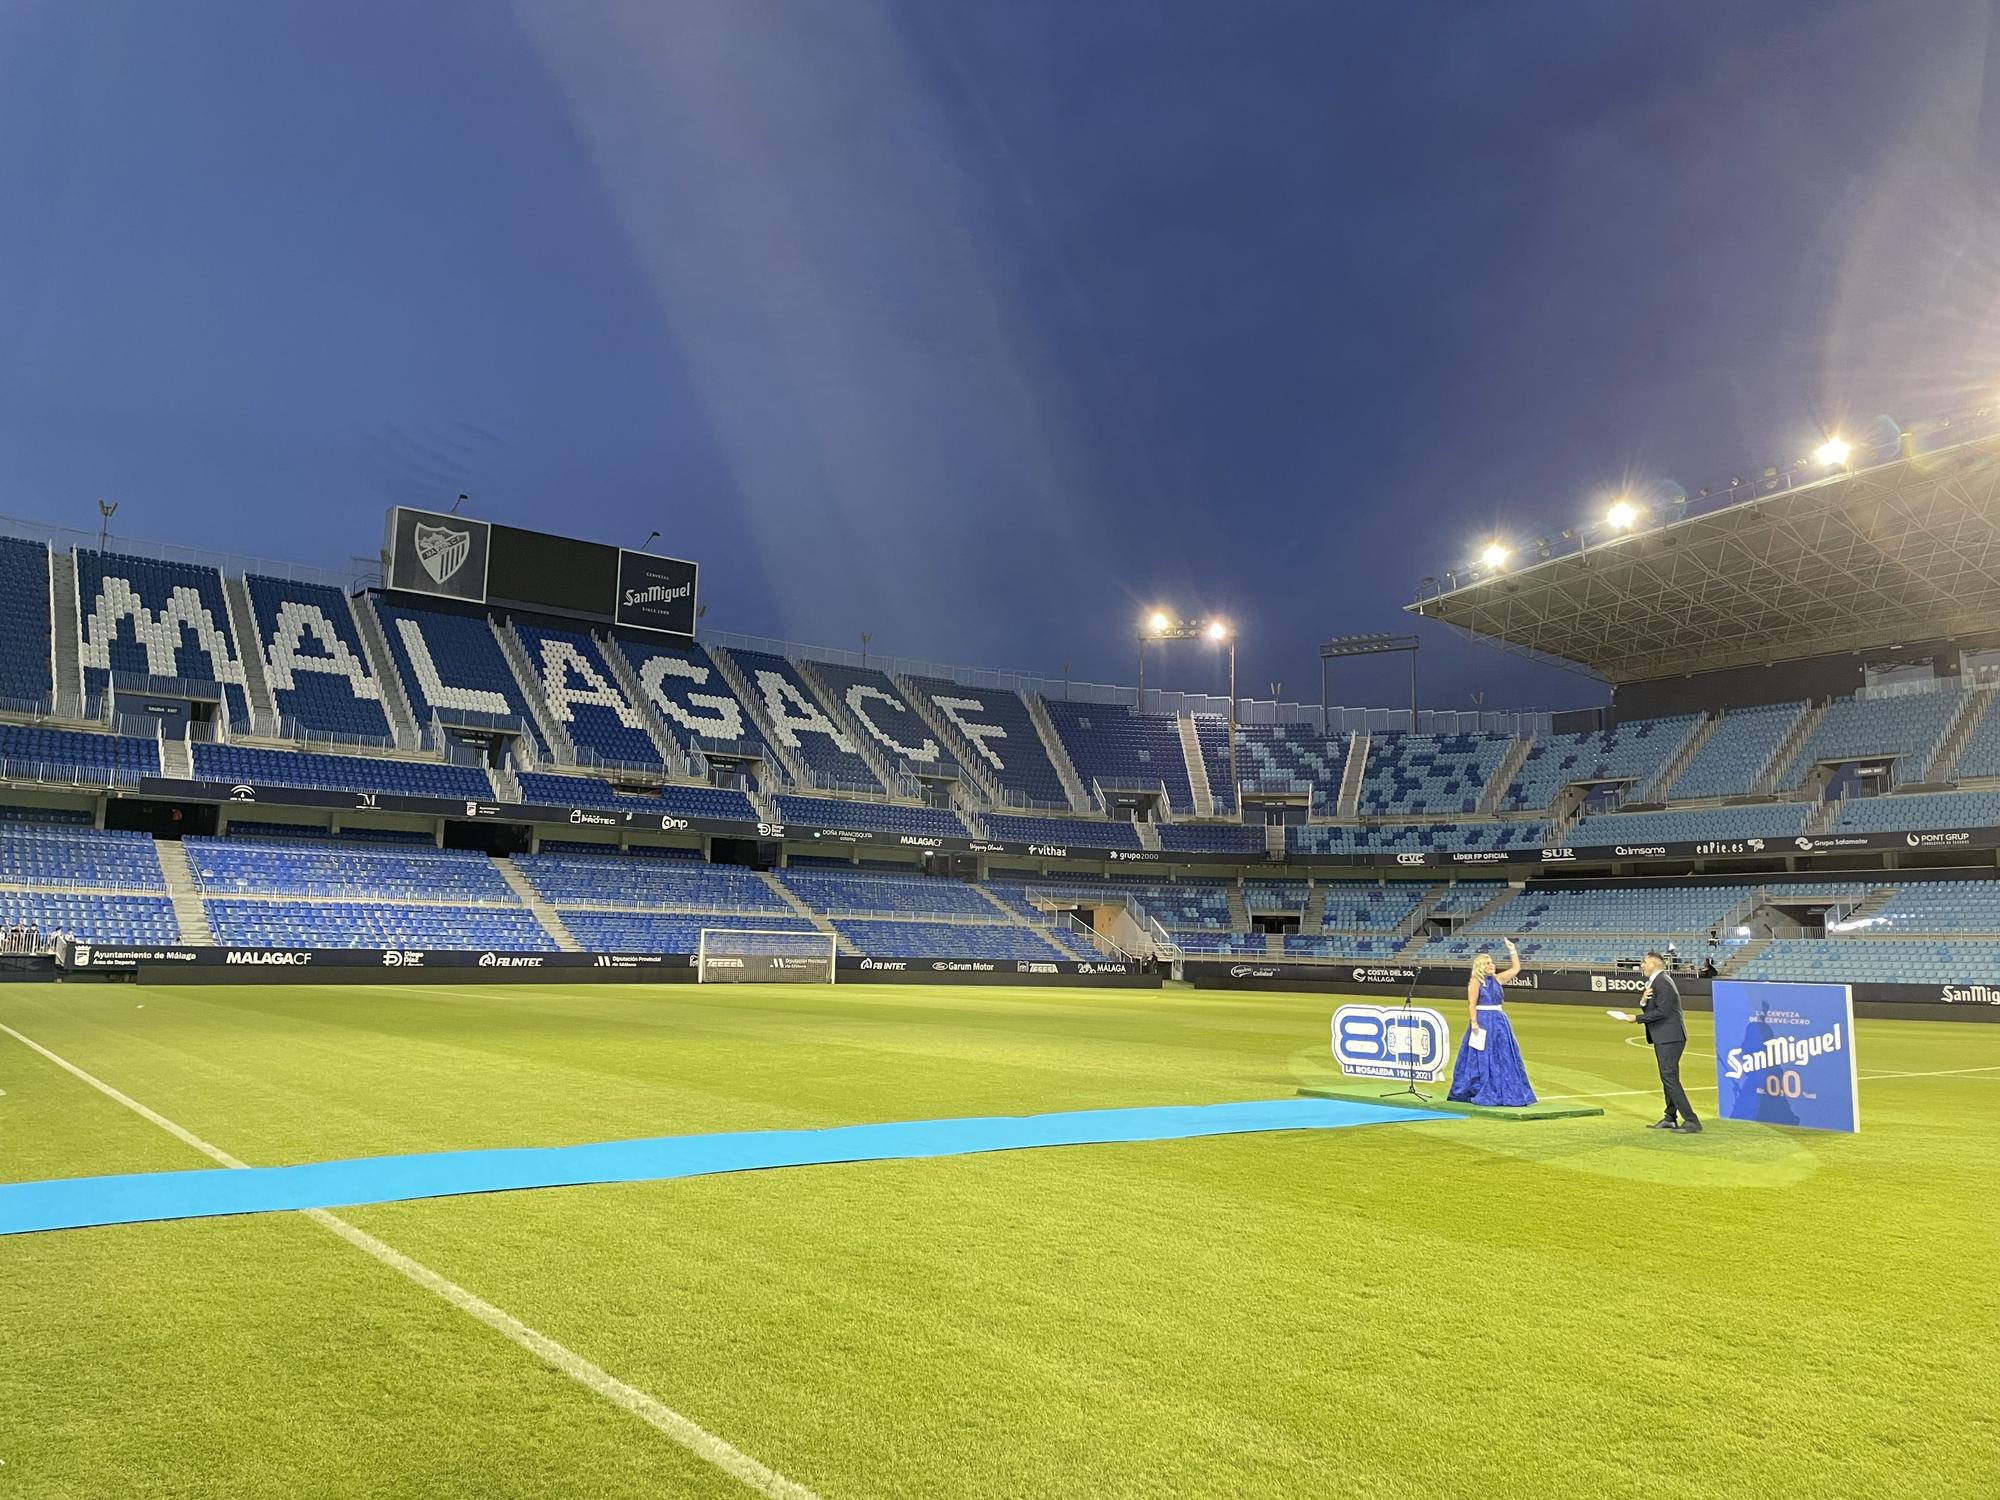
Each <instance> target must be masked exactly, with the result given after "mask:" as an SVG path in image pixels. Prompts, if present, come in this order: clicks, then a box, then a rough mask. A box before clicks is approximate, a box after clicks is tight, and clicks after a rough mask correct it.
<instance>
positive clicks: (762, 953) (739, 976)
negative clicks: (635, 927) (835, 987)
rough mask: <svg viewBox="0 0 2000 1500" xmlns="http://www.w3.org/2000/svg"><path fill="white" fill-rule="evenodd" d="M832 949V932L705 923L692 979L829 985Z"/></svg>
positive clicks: (747, 982)
mask: <svg viewBox="0 0 2000 1500" xmlns="http://www.w3.org/2000/svg"><path fill="white" fill-rule="evenodd" d="M833 954H834V939H833V934H832V933H830V932H779V931H776V930H774V929H769V928H747V929H746V928H741V927H704V928H702V930H701V939H700V942H699V944H698V945H697V947H696V948H695V957H694V967H695V978H696V979H697V980H698V981H699V982H701V983H702V984H785V983H790V982H799V983H805V984H832V983H833Z"/></svg>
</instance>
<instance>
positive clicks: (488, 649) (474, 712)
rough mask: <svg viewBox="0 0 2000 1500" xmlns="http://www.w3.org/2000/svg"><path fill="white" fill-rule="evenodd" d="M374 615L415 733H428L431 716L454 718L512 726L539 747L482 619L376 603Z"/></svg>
mask: <svg viewBox="0 0 2000 1500" xmlns="http://www.w3.org/2000/svg"><path fill="white" fill-rule="evenodd" d="M375 612H376V614H377V616H379V617H380V619H381V622H382V634H383V635H384V637H385V638H386V639H387V640H388V643H389V654H390V655H391V656H392V657H394V658H395V661H396V670H397V672H398V673H400V674H401V676H402V679H403V692H404V694H405V696H407V697H408V699H409V701H410V711H411V712H412V713H413V714H415V715H416V716H417V721H418V728H419V729H427V728H428V727H429V725H430V721H431V716H432V715H433V714H438V715H441V716H442V717H443V718H444V721H445V722H446V723H450V722H452V721H453V720H454V718H456V719H457V720H458V721H459V722H463V723H475V724H489V723H492V722H494V721H496V720H518V721H520V722H521V723H523V724H525V725H526V726H527V729H526V733H528V734H529V735H531V736H533V737H534V741H535V743H536V744H537V745H539V744H540V743H541V733H540V731H539V730H537V729H536V728H535V725H534V716H533V715H532V714H531V713H530V712H529V710H528V702H527V699H526V698H525V697H523V696H522V693H521V685H520V683H519V682H518V681H517V680H516V679H515V676H514V669H513V667H511V666H510V665H508V662H507V657H506V655H505V653H504V652H502V651H501V649H500V642H499V640H498V638H497V637H495V635H494V634H493V626H492V623H491V622H490V621H489V620H488V619H487V617H486V616H485V615H483V614H451V613H447V612H446V611H443V610H433V609H413V608H410V607H409V606H407V605H402V604H390V603H388V602H387V601H386V600H378V601H377V603H376V606H375ZM468 716H469V717H468Z"/></svg>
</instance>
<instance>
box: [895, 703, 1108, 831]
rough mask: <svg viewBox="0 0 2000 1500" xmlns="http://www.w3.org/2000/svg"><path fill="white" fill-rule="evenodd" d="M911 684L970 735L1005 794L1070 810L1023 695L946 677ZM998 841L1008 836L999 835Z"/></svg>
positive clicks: (969, 741) (981, 762)
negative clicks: (952, 680)
mask: <svg viewBox="0 0 2000 1500" xmlns="http://www.w3.org/2000/svg"><path fill="white" fill-rule="evenodd" d="M907 681H908V682H909V684H910V686H911V687H912V688H913V689H915V690H916V691H917V692H918V693H919V694H921V695H922V696H923V697H924V698H925V699H927V700H928V701H929V704H930V706H931V708H932V710H933V711H934V712H935V713H936V714H937V715H938V717H939V718H941V719H942V720H944V721H945V722H946V723H948V724H950V725H951V726H952V727H953V729H954V730H955V731H956V732H957V733H958V734H960V735H961V736H963V737H964V740H965V743H966V744H967V745H969V746H970V747H971V748H972V749H973V751H974V752H976V758H977V762H978V764H979V765H980V766H981V767H983V768H984V770H985V771H986V773H987V774H988V775H989V776H990V777H991V778H992V779H993V780H994V781H996V782H998V783H999V785H1000V787H1001V788H1002V790H1003V791H1005V792H1007V793H1009V794H1011V796H1012V797H1014V798H1017V799H1019V801H1020V803H1021V804H1022V805H1024V806H1029V807H1055V808H1067V807H1068V806H1069V805H1070V803H1069V796H1068V794H1067V793H1066V792H1064V791H1063V784H1062V777H1061V776H1060V775H1059V774H1058V773H1057V771H1056V768H1055V765H1054V764H1053V763H1052V762H1051V761H1050V760H1049V756H1048V752H1047V751H1046V750H1045V749H1044V748H1043V747H1042V739H1041V736H1040V735H1039V734H1037V733H1036V732H1035V722H1034V720H1033V718H1031V717H1030V716H1029V713H1028V707H1027V705H1026V704H1025V703H1023V702H1022V701H1021V698H1020V695H1019V694H1017V693H1011V692H1008V691H1007V690H1006V689H1004V688H968V687H963V686H961V685H960V684H958V683H956V682H948V681H946V680H945V679H943V678H941V677H912V678H909V679H907ZM995 837H1007V835H999V834H996V835H995Z"/></svg>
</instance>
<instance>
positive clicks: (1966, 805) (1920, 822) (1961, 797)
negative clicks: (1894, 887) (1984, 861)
mask: <svg viewBox="0 0 2000 1500" xmlns="http://www.w3.org/2000/svg"><path fill="white" fill-rule="evenodd" d="M1994 827H2000V791H1978V792H1916V793H1897V794H1892V795H1890V796H1886V797H1850V798H1848V799H1847V800H1846V801H1845V802H1843V803H1841V804H1840V811H1839V813H1837V814H1836V815H1835V817H1834V820H1833V831H1834V832H1835V833H1901V832H1904V831H1905V830H1920V829H1925V828H1994Z"/></svg>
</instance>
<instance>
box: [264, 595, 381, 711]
mask: <svg viewBox="0 0 2000 1500" xmlns="http://www.w3.org/2000/svg"><path fill="white" fill-rule="evenodd" d="M243 582H244V586H245V588H246V590H247V591H248V593H249V596H250V608H251V610H252V612H253V613H254V614H255V615H256V631H257V643H258V646H259V647H260V648H261V649H262V651H263V653H264V664H265V677H266V679H267V680H268V681H269V682H270V684H271V697H272V700H273V701H274V702H275V703H276V704H277V708H278V713H279V715H280V717H281V718H283V719H287V720H290V721H293V722H294V723H296V724H298V725H299V726H300V727H302V728H305V729H313V730H322V731H326V732H328V733H333V734H343V735H353V736H356V737H358V738H361V739H366V740H386V739H388V738H389V719H388V714H387V711H386V710H385V709H384V708H383V706H382V684H381V683H380V682H379V681H377V680H376V678H375V675H374V673H373V672H372V671H371V670H370V668H369V665H368V653H367V651H366V650H364V649H363V647H362V644H361V632H360V631H359V630H358V629H357V628H356V627H355V624H354V611H353V608H352V607H351V606H350V605H349V604H348V602H347V596H346V595H345V594H343V593H342V592H341V591H340V590H339V589H337V588H333V587H331V586H329V585H327V584H323V583H295V582H293V581H291V580H289V579H284V578H269V577H265V576H263V575H261V574H256V573H252V574H249V575H247V576H246V577H245V578H244V580H243Z"/></svg>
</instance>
